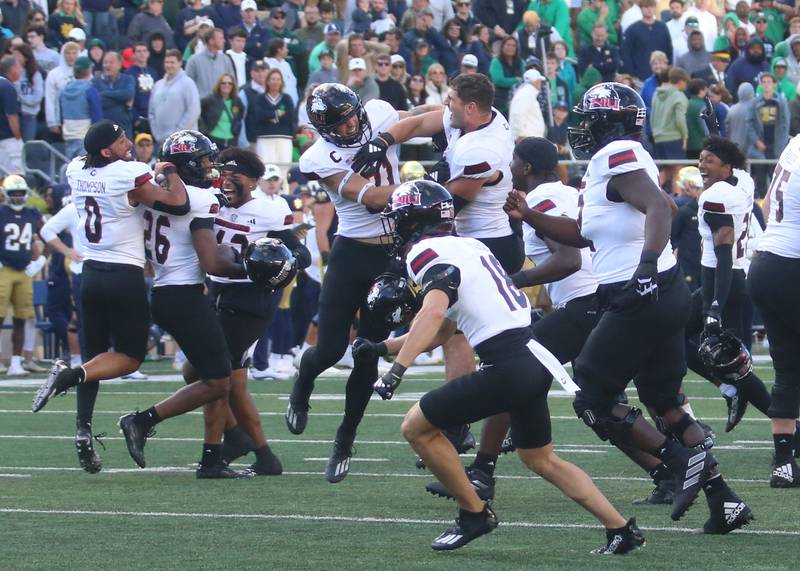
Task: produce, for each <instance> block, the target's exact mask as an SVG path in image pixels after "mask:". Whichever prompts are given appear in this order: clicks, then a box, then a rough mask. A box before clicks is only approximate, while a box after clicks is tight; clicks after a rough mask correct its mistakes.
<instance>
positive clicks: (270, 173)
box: [261, 165, 283, 180]
mask: <svg viewBox="0 0 800 571" xmlns="http://www.w3.org/2000/svg"><path fill="white" fill-rule="evenodd" d="M281 177H283V173H282V172H281V169H279V168H278V167H277V166H275V165H264V176H262V177H261V179H262V180H269V179H271V178H281Z"/></svg>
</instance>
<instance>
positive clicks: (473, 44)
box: [465, 24, 493, 75]
mask: <svg viewBox="0 0 800 571" xmlns="http://www.w3.org/2000/svg"><path fill="white" fill-rule="evenodd" d="M489 38H490V34H489V28H487V27H486V26H484V25H483V24H478V25H477V26H475V27H474V28H473V29H472V41H468V42H467V47H466V49H465V53H468V54H472V55H474V56H475V57H476V58H477V59H478V71H480V72H481V73H482V74H483V75H489V67H490V65H491V62H492V57H493V52H492V46H491V44H490V43H489Z"/></svg>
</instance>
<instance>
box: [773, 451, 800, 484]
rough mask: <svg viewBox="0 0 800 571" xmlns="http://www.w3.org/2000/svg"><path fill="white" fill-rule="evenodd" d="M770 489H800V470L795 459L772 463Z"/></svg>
mask: <svg viewBox="0 0 800 571" xmlns="http://www.w3.org/2000/svg"><path fill="white" fill-rule="evenodd" d="M769 486H770V488H800V468H798V467H797V462H795V461H794V458H788V459H786V460H783V461H779V460H774V461H773V462H772V476H771V477H770V479H769Z"/></svg>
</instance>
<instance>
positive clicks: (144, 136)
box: [133, 133, 153, 145]
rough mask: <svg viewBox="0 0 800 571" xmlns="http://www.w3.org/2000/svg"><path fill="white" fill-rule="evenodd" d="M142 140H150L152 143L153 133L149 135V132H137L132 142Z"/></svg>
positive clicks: (136, 143) (135, 142)
mask: <svg viewBox="0 0 800 571" xmlns="http://www.w3.org/2000/svg"><path fill="white" fill-rule="evenodd" d="M142 141H150V142H151V143H152V142H153V135H151V134H150V133H139V134H138V135H136V138H134V139H133V144H134V145H138V144H139V143H141V142H142Z"/></svg>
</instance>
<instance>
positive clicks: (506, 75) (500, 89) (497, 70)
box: [489, 37, 524, 115]
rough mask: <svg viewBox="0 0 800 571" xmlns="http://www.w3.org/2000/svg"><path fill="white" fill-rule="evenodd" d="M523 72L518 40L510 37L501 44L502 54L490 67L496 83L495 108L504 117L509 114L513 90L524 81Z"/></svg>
mask: <svg viewBox="0 0 800 571" xmlns="http://www.w3.org/2000/svg"><path fill="white" fill-rule="evenodd" d="M523 71H524V68H523V65H522V59H520V57H519V49H518V48H517V40H515V39H514V38H513V37H508V38H506V39H505V40H503V41H502V42H500V54H499V55H498V56H497V57H496V58H494V59H493V60H492V65H491V66H490V67H489V77H491V78H492V83H494V106H495V107H496V108H497V109H499V110H500V112H501V113H503V114H504V115H507V114H508V102H509V99H510V96H511V89H512V88H513V87H515V86H516V85H517V84H518V83H520V82H521V81H522V73H523Z"/></svg>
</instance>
